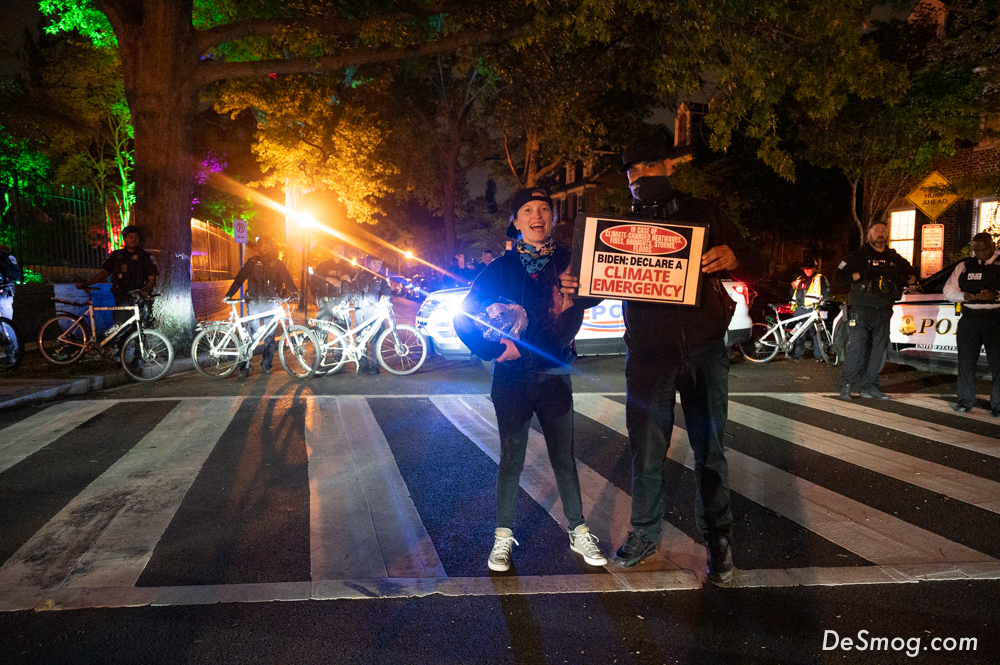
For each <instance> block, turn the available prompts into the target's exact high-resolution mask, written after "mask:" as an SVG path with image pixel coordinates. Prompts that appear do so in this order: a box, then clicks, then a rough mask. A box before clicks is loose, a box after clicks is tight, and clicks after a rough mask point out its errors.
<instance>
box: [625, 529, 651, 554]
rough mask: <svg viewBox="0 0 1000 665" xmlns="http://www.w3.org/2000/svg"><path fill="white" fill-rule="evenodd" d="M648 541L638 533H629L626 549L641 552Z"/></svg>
mask: <svg viewBox="0 0 1000 665" xmlns="http://www.w3.org/2000/svg"><path fill="white" fill-rule="evenodd" d="M645 543H646V539H645V538H643V537H642V536H641V535H639V533H638V532H637V531H629V532H628V537H627V538H626V539H625V549H626V550H639V549H643V548H644V547H645Z"/></svg>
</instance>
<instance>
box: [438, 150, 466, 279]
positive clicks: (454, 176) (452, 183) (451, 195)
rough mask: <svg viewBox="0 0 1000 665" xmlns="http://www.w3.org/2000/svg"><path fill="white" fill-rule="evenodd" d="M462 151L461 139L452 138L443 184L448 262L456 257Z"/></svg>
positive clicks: (442, 207) (442, 219)
mask: <svg viewBox="0 0 1000 665" xmlns="http://www.w3.org/2000/svg"><path fill="white" fill-rule="evenodd" d="M461 150H462V142H461V138H460V137H454V136H453V137H452V140H451V142H450V143H449V144H448V149H447V151H446V153H445V155H444V159H445V163H444V169H443V171H444V182H443V183H442V184H441V186H442V191H441V223H442V226H443V227H444V246H443V249H444V252H445V257H446V258H447V259H448V261H449V262H450V261H451V257H453V256H455V202H456V201H457V200H458V174H459V171H460V170H461V169H459V166H458V159H459V155H460V152H461Z"/></svg>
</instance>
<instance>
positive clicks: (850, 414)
mask: <svg viewBox="0 0 1000 665" xmlns="http://www.w3.org/2000/svg"><path fill="white" fill-rule="evenodd" d="M769 396H770V397H774V398H775V399H781V400H784V401H786V402H791V403H792V404H802V405H804V406H811V407H814V408H818V409H822V410H824V411H831V412H833V413H835V414H837V415H838V416H842V417H844V418H850V419H852V420H860V421H862V422H865V423H868V424H870V425H878V426H879V427H885V428H886V429H891V430H896V431H898V432H905V433H906V434H912V435H913V436H919V437H922V438H925V439H930V440H931V441H937V442H938V443H944V444H947V445H949V446H955V447H956V448H964V449H966V450H971V451H972V452H975V453H980V454H982V455H989V456H990V457H1000V440H997V439H995V438H993V437H989V436H982V435H981V434H973V433H971V432H964V431H962V430H960V429H954V428H952V427H947V426H945V425H938V424H935V423H927V422H924V421H922V420H917V419H916V418H907V417H906V416H901V415H899V414H896V413H891V412H889V411H882V410H881V409H873V408H871V407H867V406H863V405H861V404H854V403H848V402H844V401H841V400H837V401H833V400H832V399H830V398H828V397H826V396H823V395H817V394H804V393H775V394H772V395H769ZM894 399H896V396H894Z"/></svg>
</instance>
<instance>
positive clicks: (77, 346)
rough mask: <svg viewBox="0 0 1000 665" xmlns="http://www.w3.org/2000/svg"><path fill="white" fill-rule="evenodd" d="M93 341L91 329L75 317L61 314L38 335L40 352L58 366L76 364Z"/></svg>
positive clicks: (46, 324)
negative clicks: (88, 344) (89, 342)
mask: <svg viewBox="0 0 1000 665" xmlns="http://www.w3.org/2000/svg"><path fill="white" fill-rule="evenodd" d="M90 339H91V334H90V328H88V327H87V324H86V323H84V322H83V321H82V320H80V319H77V318H76V317H75V316H69V315H67V314H61V315H59V316H56V317H54V318H51V319H49V320H48V321H46V322H45V325H43V326H42V330H41V332H39V333H38V350H39V351H41V352H42V357H43V358H45V359H46V360H48V361H49V362H50V363H53V364H56V365H69V364H70V363H72V362H76V361H77V360H79V359H80V356H82V355H83V352H84V350H86V348H87V342H88V340H90Z"/></svg>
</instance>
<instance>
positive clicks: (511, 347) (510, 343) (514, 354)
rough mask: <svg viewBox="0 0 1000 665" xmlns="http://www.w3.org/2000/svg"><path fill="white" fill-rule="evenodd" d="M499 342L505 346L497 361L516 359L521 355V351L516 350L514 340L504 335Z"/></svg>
mask: <svg viewBox="0 0 1000 665" xmlns="http://www.w3.org/2000/svg"><path fill="white" fill-rule="evenodd" d="M500 343H501V344H503V345H504V346H506V347H507V348H506V349H504V352H503V353H501V354H500V357H499V358H497V362H498V363H503V362H507V361H508V360H517V359H518V358H520V357H521V352H520V351H518V350H517V346H516V345H515V344H514V340H512V339H508V338H506V337H504V338H503V339H501V340H500Z"/></svg>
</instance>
